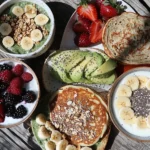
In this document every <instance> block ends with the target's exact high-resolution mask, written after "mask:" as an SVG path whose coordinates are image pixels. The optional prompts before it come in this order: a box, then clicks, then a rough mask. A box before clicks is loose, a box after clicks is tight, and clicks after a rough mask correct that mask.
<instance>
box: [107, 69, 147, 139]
mask: <svg viewBox="0 0 150 150" xmlns="http://www.w3.org/2000/svg"><path fill="white" fill-rule="evenodd" d="M129 76H137V77H138V76H146V77H148V78H149V77H150V68H148V67H139V68H135V69H132V70H130V71H128V72H126V73H123V74H122V75H121V76H120V77H119V78H118V79H117V80H116V81H115V83H114V84H113V86H112V88H111V90H110V93H109V96H108V97H109V104H108V105H109V106H108V107H109V114H110V117H111V120H112V121H113V123H114V125H115V126H116V127H117V128H118V130H119V131H121V132H122V133H124V134H125V135H126V136H128V137H130V138H132V139H134V140H138V141H150V128H146V129H140V128H138V126H137V125H136V124H135V123H134V124H132V125H129V124H126V123H124V122H123V120H121V119H119V113H120V111H119V110H117V109H116V104H115V102H116V97H117V95H116V91H117V89H118V87H119V85H121V84H124V83H125V80H126V77H129ZM131 106H132V103H131Z"/></svg>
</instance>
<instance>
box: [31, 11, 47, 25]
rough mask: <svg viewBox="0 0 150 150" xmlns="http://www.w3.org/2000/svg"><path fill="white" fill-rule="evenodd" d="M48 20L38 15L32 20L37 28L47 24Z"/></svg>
mask: <svg viewBox="0 0 150 150" xmlns="http://www.w3.org/2000/svg"><path fill="white" fill-rule="evenodd" d="M48 20H49V18H48V17H47V16H46V15H44V14H38V15H37V16H36V17H35V19H34V21H35V23H36V24H37V25H39V26H43V25H45V24H46V23H47V22H48Z"/></svg>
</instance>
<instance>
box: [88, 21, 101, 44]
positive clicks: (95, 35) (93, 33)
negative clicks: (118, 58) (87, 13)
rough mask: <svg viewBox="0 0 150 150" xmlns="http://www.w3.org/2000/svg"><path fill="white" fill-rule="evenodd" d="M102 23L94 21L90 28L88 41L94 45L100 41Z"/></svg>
mask: <svg viewBox="0 0 150 150" xmlns="http://www.w3.org/2000/svg"><path fill="white" fill-rule="evenodd" d="M102 31H103V22H102V21H101V20H97V21H94V22H93V23H92V24H91V27H90V41H91V43H96V42H99V41H101V40H102Z"/></svg>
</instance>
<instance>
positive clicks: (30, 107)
mask: <svg viewBox="0 0 150 150" xmlns="http://www.w3.org/2000/svg"><path fill="white" fill-rule="evenodd" d="M4 63H6V64H9V65H11V66H15V65H17V64H22V65H23V66H24V71H27V72H29V73H31V74H32V76H33V79H32V80H31V81H30V82H28V83H27V84H25V85H24V86H25V88H26V90H31V91H33V92H34V93H35V95H36V100H35V101H34V102H33V103H25V102H24V101H23V102H21V103H19V104H17V105H18V106H19V105H24V106H25V107H26V108H27V115H26V116H24V117H23V118H20V119H13V118H12V117H7V116H5V121H4V122H2V123H0V128H11V127H14V126H16V125H19V124H21V123H23V122H25V121H26V120H27V119H28V118H29V117H30V116H31V114H32V113H33V111H34V110H35V108H36V106H37V104H38V101H39V98H40V86H39V81H38V79H37V77H36V75H35V73H34V71H33V70H32V69H31V68H30V67H29V66H28V65H27V64H25V63H24V62H22V61H20V60H18V59H14V58H4V59H0V65H1V64H4Z"/></svg>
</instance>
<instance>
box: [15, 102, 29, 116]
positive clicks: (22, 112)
mask: <svg viewBox="0 0 150 150" xmlns="http://www.w3.org/2000/svg"><path fill="white" fill-rule="evenodd" d="M26 114H27V109H26V108H25V107H24V106H23V105H20V106H19V107H18V108H17V109H16V112H15V114H14V115H13V118H23V117H24V116H25V115H26Z"/></svg>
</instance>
